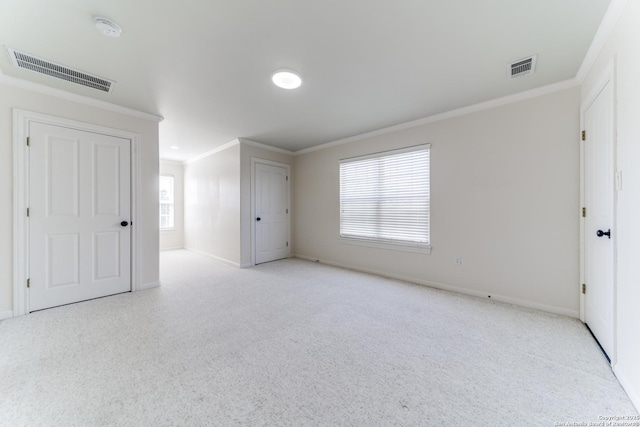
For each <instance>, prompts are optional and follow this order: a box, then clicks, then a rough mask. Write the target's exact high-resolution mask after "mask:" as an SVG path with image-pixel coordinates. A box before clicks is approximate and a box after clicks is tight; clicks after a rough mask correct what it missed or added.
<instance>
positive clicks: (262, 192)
mask: <svg viewBox="0 0 640 427" xmlns="http://www.w3.org/2000/svg"><path fill="white" fill-rule="evenodd" d="M254 176H255V182H254V185H255V187H254V188H255V207H256V218H255V224H256V226H255V231H256V234H255V236H256V237H255V245H256V247H255V251H256V252H255V259H256V264H260V263H263V262H268V261H274V260H277V259H282V258H286V257H288V256H289V247H288V241H289V214H288V204H289V201H288V188H289V187H288V181H287V179H288V178H287V169H286V168H284V167H280V166H272V165H266V164H262V163H256V164H255V173H254ZM258 218H260V219H259V220H258Z"/></svg>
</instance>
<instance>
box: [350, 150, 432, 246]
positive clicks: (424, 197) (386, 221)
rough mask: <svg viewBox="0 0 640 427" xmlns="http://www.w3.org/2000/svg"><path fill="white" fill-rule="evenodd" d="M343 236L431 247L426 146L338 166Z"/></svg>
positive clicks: (356, 160)
mask: <svg viewBox="0 0 640 427" xmlns="http://www.w3.org/2000/svg"><path fill="white" fill-rule="evenodd" d="M340 235H341V237H347V238H356V239H363V240H372V241H377V242H388V243H398V244H408V245H413V246H428V244H429V146H428V145H424V146H420V147H416V148H414V149H411V150H399V151H391V152H386V153H382V154H379V155H377V156H367V157H365V158H357V159H347V160H343V161H342V162H341V163H340Z"/></svg>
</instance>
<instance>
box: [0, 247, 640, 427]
mask: <svg viewBox="0 0 640 427" xmlns="http://www.w3.org/2000/svg"><path fill="white" fill-rule="evenodd" d="M161 266H162V272H161V276H162V277H161V279H162V283H163V286H162V287H161V288H158V289H152V290H148V291H142V292H137V293H134V294H122V295H116V296H112V297H107V298H102V299H97V300H92V301H87V302H83V303H78V304H73V305H68V306H64V307H59V308H54V309H50V310H44V311H41V312H37V313H33V314H31V315H28V316H23V317H18V318H13V319H9V320H6V321H2V322H0V425H2V426H13V425H16V426H22V425H25V426H27V425H28V426H31V425H58V426H83V425H105V426H106V425H113V426H120V425H122V426H162V425H176V426H178V425H203V426H204V425H215V426H419V425H425V426H427V425H447V426H475V425H486V426H501V425H505V426H524V425H541V426H554V425H558V424H555V423H566V422H574V423H588V422H598V421H599V417H607V416H623V415H633V414H637V412H636V411H635V409H634V407H633V406H632V404H631V402H630V401H629V399H628V398H627V396H626V395H625V393H624V391H623V390H622V388H621V386H620V384H619V383H618V382H617V380H616V378H615V377H614V375H613V373H612V371H611V369H610V368H609V366H608V364H607V362H606V360H605V359H604V357H603V356H602V354H601V353H600V350H599V349H598V346H597V345H596V343H595V342H594V341H593V339H592V338H591V336H590V335H589V332H588V331H587V330H586V328H585V327H584V325H582V323H580V322H579V321H578V320H576V319H571V318H567V317H563V316H558V315H553V314H548V313H544V312H539V311H535V310H530V309H525V308H520V307H516V306H512V305H508V304H502V303H497V302H494V301H489V300H484V299H479V298H473V297H469V296H465V295H459V294H455V293H449V292H444V291H439V290H435V289H431V288H428V287H424V286H419V285H412V284H408V283H405V282H400V281H395V280H389V279H385V278H381V277H377V276H372V275H367V274H362V273H358V272H354V271H349V270H343V269H338V268H334V267H329V266H325V265H320V264H316V263H311V262H307V261H302V260H297V259H290V260H283V261H277V262H273V263H268V264H263V265H260V266H257V267H255V268H251V269H243V270H239V269H234V268H231V267H227V266H224V265H221V264H219V263H216V262H215V261H212V260H211V259H209V258H207V257H204V256H202V255H198V254H194V253H191V252H188V251H182V250H180V251H170V252H163V253H162V254H161Z"/></svg>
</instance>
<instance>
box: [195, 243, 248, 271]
mask: <svg viewBox="0 0 640 427" xmlns="http://www.w3.org/2000/svg"><path fill="white" fill-rule="evenodd" d="M184 249H186V250H188V251H191V252H195V253H197V254H200V255H204V256H208V257H209V258H213V259H215V260H216V261H220V262H221V263H223V264H227V265H229V266H231V267H236V268H240V263H238V262H235V261H231V260H228V259H226V258H222V257H219V256H217V255H213V254H210V253H207V252H202V251H199V250H197V249H193V248H189V247H186V246H185V247H184Z"/></svg>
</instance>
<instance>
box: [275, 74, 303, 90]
mask: <svg viewBox="0 0 640 427" xmlns="http://www.w3.org/2000/svg"><path fill="white" fill-rule="evenodd" d="M271 80H272V81H273V84H275V85H276V86H278V87H281V88H282V89H297V88H299V87H300V85H301V84H302V78H300V76H299V75H298V74H297V73H296V72H294V71H291V70H278V71H276V72H275V73H274V74H273V76H271Z"/></svg>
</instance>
